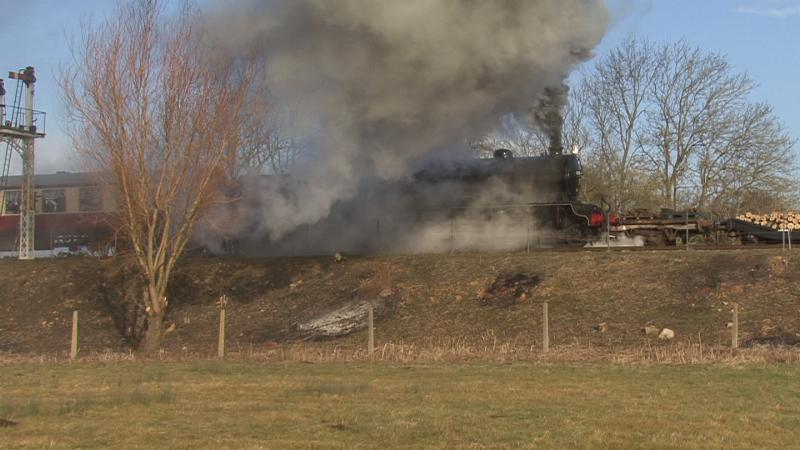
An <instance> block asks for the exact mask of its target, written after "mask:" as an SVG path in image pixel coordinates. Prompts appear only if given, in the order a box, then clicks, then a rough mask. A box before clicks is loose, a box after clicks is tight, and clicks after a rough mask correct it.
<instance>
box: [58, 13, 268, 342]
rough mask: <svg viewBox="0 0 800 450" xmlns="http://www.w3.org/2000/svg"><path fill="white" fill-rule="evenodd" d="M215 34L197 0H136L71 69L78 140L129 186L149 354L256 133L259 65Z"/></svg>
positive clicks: (130, 228) (69, 89)
mask: <svg viewBox="0 0 800 450" xmlns="http://www.w3.org/2000/svg"><path fill="white" fill-rule="evenodd" d="M207 43H208V36H207V35H206V33H205V30H204V28H203V26H202V21H200V20H199V13H198V11H197V10H196V9H195V8H193V7H192V6H190V5H189V4H184V5H183V6H182V8H181V9H180V11H179V12H178V13H177V14H176V15H175V16H174V17H166V15H165V13H164V11H163V10H162V8H161V5H160V4H159V1H158V0H132V1H129V2H127V3H124V4H121V6H120V7H119V10H118V13H117V15H116V16H115V17H114V18H112V19H109V20H108V21H106V22H104V23H102V24H101V25H99V26H97V27H95V28H92V29H89V30H88V31H86V32H85V35H84V36H83V37H82V39H81V40H80V43H79V46H78V47H77V48H76V50H75V52H74V55H73V56H74V60H73V64H72V65H71V66H70V67H68V68H66V69H65V70H64V72H63V73H62V76H61V77H60V82H61V86H62V91H63V97H64V101H65V104H66V110H67V113H68V116H69V119H70V121H71V123H72V126H73V128H72V137H73V140H74V141H75V145H76V148H77V149H78V150H79V151H80V152H81V154H82V155H83V156H84V158H85V159H86V161H87V162H88V163H91V164H92V165H93V166H94V168H95V169H97V170H99V171H100V172H102V173H104V174H107V175H108V176H109V177H110V178H111V179H110V180H109V181H110V182H111V183H112V184H113V185H114V186H116V188H117V189H118V191H119V205H118V207H119V215H120V218H119V220H120V230H119V231H120V232H121V234H122V236H124V237H125V239H126V241H127V243H128V245H130V247H131V252H132V254H133V257H134V258H135V261H136V263H137V266H138V269H139V273H140V276H141V280H142V285H143V294H142V299H141V301H142V303H143V306H144V308H145V310H146V312H147V329H146V331H145V332H144V337H143V340H142V341H141V343H140V344H139V350H140V351H141V352H143V353H152V352H154V351H157V350H158V349H159V347H160V344H161V340H162V336H163V323H164V318H165V316H166V313H167V306H168V300H167V297H166V292H167V285H168V283H169V281H170V279H171V277H172V274H173V273H174V270H175V267H176V264H177V263H178V261H179V259H180V257H181V255H182V253H183V251H184V249H185V247H186V244H187V242H188V241H189V239H190V237H191V235H192V230H193V227H194V225H195V223H196V222H197V220H198V218H199V217H200V216H201V214H202V213H203V211H205V210H206V209H207V208H208V206H209V205H210V204H211V203H213V202H214V201H215V198H217V197H216V193H217V192H218V190H219V188H220V186H221V185H222V184H223V183H225V182H226V178H227V175H228V174H229V170H230V169H231V167H232V166H233V165H234V164H235V163H236V156H237V152H238V150H239V148H240V142H241V140H242V138H243V136H244V134H245V131H246V130H244V129H243V126H244V125H243V124H244V123H246V121H245V120H243V119H244V118H243V117H242V115H243V112H244V111H245V105H246V97H247V96H246V94H247V92H248V89H249V87H250V85H251V80H252V76H251V72H250V71H249V70H248V68H247V64H246V63H243V62H237V61H229V60H226V59H225V58H224V57H221V56H220V55H218V54H215V52H213V51H211V49H210V48H209V46H208V45H207Z"/></svg>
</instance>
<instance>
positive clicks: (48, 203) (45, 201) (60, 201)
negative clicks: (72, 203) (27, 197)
mask: <svg viewBox="0 0 800 450" xmlns="http://www.w3.org/2000/svg"><path fill="white" fill-rule="evenodd" d="M66 210H67V195H66V193H65V191H64V189H45V190H43V191H42V212H46V213H55V212H64V211H66Z"/></svg>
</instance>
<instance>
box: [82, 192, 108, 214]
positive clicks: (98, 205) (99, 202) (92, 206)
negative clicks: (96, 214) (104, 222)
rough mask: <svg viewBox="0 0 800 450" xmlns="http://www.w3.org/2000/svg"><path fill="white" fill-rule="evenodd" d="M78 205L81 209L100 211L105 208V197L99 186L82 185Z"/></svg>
mask: <svg viewBox="0 0 800 450" xmlns="http://www.w3.org/2000/svg"><path fill="white" fill-rule="evenodd" d="M78 207H79V209H80V210H81V211H100V210H101V209H103V197H102V196H101V195H100V189H99V188H97V187H82V188H80V190H79V191H78Z"/></svg>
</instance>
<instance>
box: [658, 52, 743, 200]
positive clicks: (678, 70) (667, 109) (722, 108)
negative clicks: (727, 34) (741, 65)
mask: <svg viewBox="0 0 800 450" xmlns="http://www.w3.org/2000/svg"><path fill="white" fill-rule="evenodd" d="M654 70H655V79H654V82H653V84H652V87H651V95H652V100H653V102H654V108H653V110H652V111H651V112H650V114H649V124H650V133H649V138H650V142H651V144H652V145H650V146H647V147H646V149H645V154H646V155H647V157H648V160H649V162H650V166H651V168H652V169H653V170H654V172H655V173H656V174H657V176H658V178H659V180H660V184H661V192H662V195H663V197H664V204H665V205H668V206H670V207H672V208H675V207H676V206H677V199H676V196H677V191H678V186H679V184H680V182H681V181H682V180H683V179H684V177H685V176H686V175H687V173H688V172H689V170H690V161H691V159H692V158H693V157H694V155H695V154H696V152H698V151H700V150H701V149H702V148H703V147H704V146H705V145H706V143H707V142H708V141H709V140H711V139H715V138H716V137H718V136H720V135H724V133H725V131H724V130H723V128H724V127H725V126H726V123H728V121H729V119H730V112H731V111H735V110H737V109H739V108H741V107H742V106H743V103H744V100H745V99H746V97H747V95H748V94H749V93H750V91H751V90H752V88H753V82H752V80H750V78H748V77H747V76H746V75H745V74H736V73H734V72H733V70H732V68H731V66H730V64H729V63H728V60H727V59H726V58H725V57H724V56H722V55H718V54H713V53H707V52H704V51H703V50H701V49H700V48H692V47H690V46H689V45H687V44H686V43H685V42H679V43H677V44H674V45H664V46H662V47H661V49H660V50H659V51H658V59H657V63H656V66H655V68H654Z"/></svg>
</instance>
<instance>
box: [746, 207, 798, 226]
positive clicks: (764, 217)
mask: <svg viewBox="0 0 800 450" xmlns="http://www.w3.org/2000/svg"><path fill="white" fill-rule="evenodd" d="M736 218H737V219H739V220H743V221H745V222H750V223H753V224H756V225H761V226H762V227H767V228H772V229H773V230H800V213H797V212H779V211H776V212H773V213H770V214H753V213H746V214H743V215H741V216H737V217H736Z"/></svg>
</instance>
